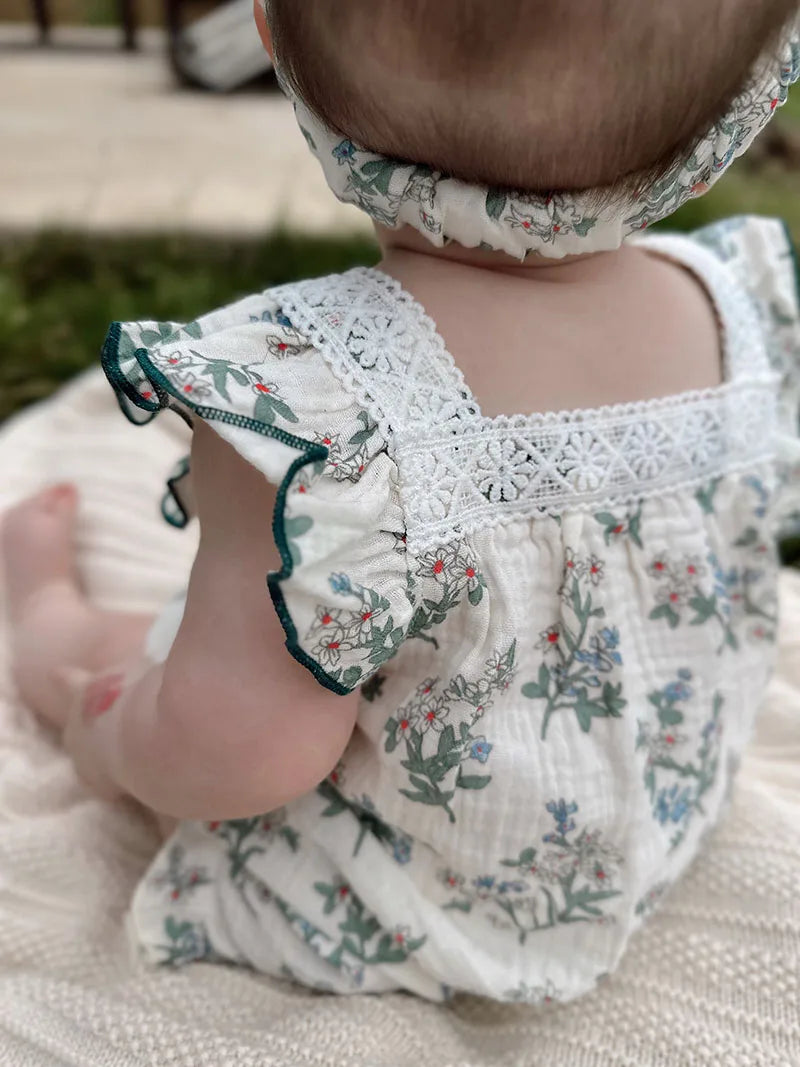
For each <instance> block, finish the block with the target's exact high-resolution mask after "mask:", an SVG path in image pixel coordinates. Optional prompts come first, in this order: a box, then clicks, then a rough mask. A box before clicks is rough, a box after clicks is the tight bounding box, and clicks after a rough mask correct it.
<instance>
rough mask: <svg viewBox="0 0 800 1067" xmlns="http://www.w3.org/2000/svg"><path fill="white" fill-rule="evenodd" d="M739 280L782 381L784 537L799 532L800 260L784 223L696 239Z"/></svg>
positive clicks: (730, 226)
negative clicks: (753, 307) (754, 311)
mask: <svg viewBox="0 0 800 1067" xmlns="http://www.w3.org/2000/svg"><path fill="white" fill-rule="evenodd" d="M694 237H695V238H696V239H697V240H699V241H700V242H701V243H702V244H704V245H706V246H707V247H709V248H711V249H712V250H713V251H714V252H715V253H716V254H717V255H718V256H719V257H720V258H721V259H722V260H724V261H725V263H726V264H727V265H728V267H729V268H730V269H731V270H733V271H734V272H735V274H736V275H737V276H738V280H739V282H740V283H741V284H742V286H743V287H744V289H745V290H746V291H747V293H748V294H749V295H750V297H751V299H752V301H753V304H754V306H755V308H756V310H757V312H758V315H759V318H760V319H761V322H762V325H763V327H764V336H765V337H766V339H767V350H768V353H769V359H770V363H771V365H772V368H773V371H774V372H775V373H776V374H777V375H778V378H779V408H778V410H779V458H780V470H781V475H782V481H783V492H782V494H781V497H780V501H779V503H778V506H777V507H776V517H777V519H778V521H779V522H780V524H781V525H782V527H783V529H782V531H781V533H783V534H787V533H789V532H792V533H794V534H795V535H797V534H798V533H800V261H798V256H797V251H796V249H795V247H794V244H793V242H792V237H791V234H790V233H789V230H788V228H787V226H786V224H785V223H784V222H783V221H782V220H780V219H771V218H760V217H758V216H752V215H748V216H741V217H737V218H732V219H725V220H724V221H722V222H717V223H714V224H712V225H710V226H706V227H705V228H704V229H702V230H699V231H698V232H696V233H695V234H694Z"/></svg>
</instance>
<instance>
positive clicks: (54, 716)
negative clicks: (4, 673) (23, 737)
mask: <svg viewBox="0 0 800 1067" xmlns="http://www.w3.org/2000/svg"><path fill="white" fill-rule="evenodd" d="M77 509H78V493H77V490H76V489H75V487H74V486H72V485H58V486H55V487H54V488H52V489H46V490H45V491H44V492H42V493H38V494H37V495H36V496H33V497H30V498H29V499H28V500H25V501H23V502H22V503H21V504H19V505H17V507H15V508H12V509H11V510H10V511H9V512H7V513H6V514H5V515H4V516H2V520H0V548H2V560H3V564H4V570H5V594H6V602H7V605H8V614H9V618H10V621H11V650H12V672H13V675H14V680H15V682H16V684H17V688H18V690H19V694H20V696H21V697H22V699H23V701H24V702H25V703H26V704H27V705H28V706H29V707H31V708H33V710H35V711H36V712H37V713H38V714H39V715H41V716H42V717H43V718H45V719H47V720H48V721H49V722H51V723H52V724H53V725H55V726H63V724H64V722H65V721H66V717H67V715H68V712H69V699H68V693H67V690H66V687H65V685H64V683H63V681H62V680H61V679H60V676H59V672H60V671H61V670H62V669H63V668H64V667H69V666H73V665H79V664H80V663H81V662H82V660H83V659H84V658H85V657H86V654H87V648H88V641H89V639H90V626H91V621H92V616H93V614H94V613H93V611H92V609H91V608H90V607H89V605H88V604H87V602H86V599H85V597H84V596H83V594H82V593H81V590H80V588H79V586H78V579H77V574H76V570H75V546H74V531H75V518H76V514H77Z"/></svg>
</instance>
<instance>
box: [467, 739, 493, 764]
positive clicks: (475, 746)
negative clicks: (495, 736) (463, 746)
mask: <svg viewBox="0 0 800 1067" xmlns="http://www.w3.org/2000/svg"><path fill="white" fill-rule="evenodd" d="M492 748H493V745H492V744H491V743H490V742H489V741H487V740H486V738H485V737H479V738H478V739H477V741H473V742H472V746H471V748H470V750H469V758H470V759H476V760H477V761H478V763H486V761H487V760H488V758H489V753H490V752H491V751H492Z"/></svg>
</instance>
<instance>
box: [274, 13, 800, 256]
mask: <svg viewBox="0 0 800 1067" xmlns="http://www.w3.org/2000/svg"><path fill="white" fill-rule="evenodd" d="M277 69H278V77H279V79H280V82H281V85H282V87H283V89H284V92H286V94H287V95H288V96H289V98H290V99H291V101H292V103H293V105H294V109H295V114H296V116H297V120H298V122H299V124H300V127H301V129H302V131H303V133H304V134H305V137H306V140H307V141H308V144H309V147H310V148H311V150H312V152H313V153H314V155H315V156H316V157H317V159H318V160H319V162H320V163H321V165H322V169H323V171H324V173H325V178H326V180H327V182H328V185H329V186H330V187H331V189H332V190H333V192H334V193H335V194H336V196H337V197H338V199H339V200H341V201H343V202H344V203H346V204H354V205H355V206H356V207H359V208H361V209H362V210H363V211H365V212H366V213H367V214H368V215H370V216H371V217H372V218H373V219H374V220H375V221H376V222H379V223H382V224H383V225H384V226H388V227H391V228H392V229H397V228H399V227H401V226H412V227H413V228H414V229H415V230H419V232H420V233H422V234H424V235H425V237H427V238H428V239H429V240H430V241H432V242H433V244H435V245H439V246H442V245H444V244H446V243H447V242H448V241H457V242H458V243H459V244H461V245H464V246H466V247H468V248H475V247H481V248H487V249H493V250H496V251H502V252H506V253H508V254H509V255H512V256H515V257H516V258H519V259H522V258H524V257H525V256H526V255H528V254H529V253H531V252H537V253H539V254H541V255H545V256H549V257H552V258H561V257H562V256H567V255H575V254H580V253H584V252H599V251H607V250H610V249H614V248H618V247H619V246H620V245H621V244H622V242H623V240H624V239H625V238H626V237H627V236H628V235H630V234H632V233H634V232H636V231H637V230H643V229H645V228H646V227H647V226H649V225H650V224H651V223H654V222H657V221H658V220H659V219H663V218H665V217H666V216H668V215H671V214H672V213H673V212H674V211H676V210H677V209H678V208H679V207H680V206H681V204H683V203H684V202H685V201H687V200H689V199H690V198H692V197H696V196H701V195H702V194H703V193H705V192H706V191H707V190H708V189H709V188H710V187H711V186H712V185H713V184H714V183H715V182H716V181H717V179H718V178H719V177H720V176H721V175H722V174H723V173H724V172H725V171H726V170H727V168H728V167H729V166H730V164H731V163H732V162H733V161H734V160H735V159H736V158H737V157H739V156H740V155H742V154H743V153H744V152H745V151H746V150H747V149H748V148H749V147H750V145H751V143H752V142H753V140H754V139H755V138H756V137H757V135H758V134H759V133H760V132H761V130H763V129H764V127H765V126H766V125H767V123H768V122H769V120H770V119H771V118H772V116H773V114H774V113H775V111H776V110H777V108H778V107H779V106H780V105H782V104H783V103H785V101H786V98H787V96H788V92H789V87H790V86H791V85H792V83H793V82H795V81H797V80H798V79H800V21H796V22H793V24H792V25H791V27H790V29H789V30H788V32H787V33H786V34H785V37H784V40H783V43H782V45H781V48H780V49H779V51H778V54H777V58H776V56H775V54H774V53H771V54H770V56H769V57H768V58H767V59H762V60H761V61H760V62H759V63H758V64H757V65H756V67H755V69H754V71H753V74H752V75H751V77H750V79H749V80H748V83H747V85H746V87H745V88H744V90H743V91H742V92H741V93H740V94H739V95H738V96H737V97H736V99H735V100H734V102H733V104H732V106H731V108H730V110H729V111H728V113H727V114H726V115H725V116H724V117H723V118H721V119H720V120H719V121H718V122H716V123H715V124H714V125H713V126H712V127H711V129H710V130H708V132H707V133H706V134H705V135H704V136H702V137H700V138H698V140H697V141H696V142H695V143H694V145H693V146H692V148H691V150H690V151H689V152H688V153H687V154H686V156H685V157H684V158H683V159H681V160H679V161H677V162H676V163H675V164H674V165H673V166H672V167H671V169H670V170H669V172H668V173H666V174H664V175H662V176H661V177H659V178H658V179H657V180H655V181H653V182H652V183H651V184H650V185H649V186H648V187H644V188H640V189H638V190H637V191H635V192H623V193H622V194H619V193H613V192H609V191H607V190H602V189H601V190H588V191H581V192H576V193H554V194H552V195H550V196H545V195H541V194H530V193H523V192H511V191H509V190H506V189H497V188H490V187H488V186H481V185H473V184H469V183H467V182H463V181H459V180H458V179H457V178H451V177H449V176H448V175H446V174H443V173H441V172H439V171H435V170H432V169H431V168H430V167H428V166H421V165H416V164H413V163H407V162H401V161H399V160H395V159H389V158H387V157H385V156H381V155H378V154H376V153H375V152H370V151H367V150H366V149H363V148H360V147H359V146H358V145H356V144H354V143H353V142H352V141H350V140H349V139H347V138H346V137H344V135H343V134H341V133H337V132H336V131H335V130H332V129H330V128H329V127H327V126H326V125H325V124H324V123H323V122H322V121H321V119H320V118H319V117H318V116H317V115H315V114H314V113H313V112H312V111H311V110H310V109H309V108H308V107H307V106H306V105H305V104H304V102H303V101H302V100H301V99H299V98H298V97H297V95H296V94H295V92H294V91H293V89H292V88H291V86H290V85H289V84H288V81H287V79H286V78H284V77H282V76H281V73H280V67H279V65H278V68H277Z"/></svg>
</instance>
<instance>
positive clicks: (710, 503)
mask: <svg viewBox="0 0 800 1067" xmlns="http://www.w3.org/2000/svg"><path fill="white" fill-rule="evenodd" d="M721 483H722V479H721V478H715V479H714V480H713V481H712V482H709V484H708V485H706V486H702V487H701V488H700V489H698V490H697V492H696V493H695V494H694V495H695V499H696V500H697V503H698V504H699V505H700V507H701V508H702V509H703V512H704V513H705V514H706V515H713V514H714V497H715V496H716V495H717V490H718V489H719V487H720V484H721Z"/></svg>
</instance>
